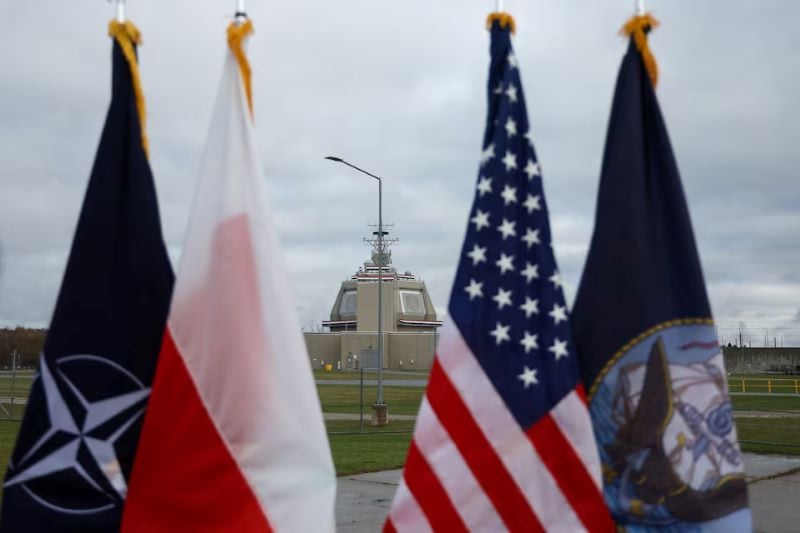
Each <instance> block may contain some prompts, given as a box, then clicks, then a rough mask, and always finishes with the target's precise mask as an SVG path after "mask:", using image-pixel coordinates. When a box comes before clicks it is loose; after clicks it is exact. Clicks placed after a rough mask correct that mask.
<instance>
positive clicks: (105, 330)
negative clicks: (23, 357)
mask: <svg viewBox="0 0 800 533" xmlns="http://www.w3.org/2000/svg"><path fill="white" fill-rule="evenodd" d="M131 27H132V26H131ZM113 63H114V66H113V71H114V73H113V87H112V98H111V106H110V108H109V111H108V116H107V118H106V123H105V128H104V130H103V134H102V138H101V139H100V145H99V147H98V150H97V156H96V159H95V163H94V168H93V169H92V175H91V178H90V180H89V187H88V189H87V192H86V197H85V199H84V203H83V208H82V211H81V215H80V219H79V221H78V227H77V229H76V231H75V237H74V240H73V243H72V249H71V251H70V256H69V260H68V263H67V268H66V272H65V274H64V278H63V281H62V284H61V291H60V294H59V296H58V301H57V303H56V307H55V311H54V313H53V318H52V322H51V324H50V330H49V333H48V336H47V341H46V343H45V347H44V353H43V354H42V358H41V360H40V363H39V373H38V375H37V377H36V379H35V381H34V383H33V388H32V389H31V394H30V399H29V402H28V407H27V411H26V413H25V418H24V420H23V422H22V427H21V429H20V434H19V437H18V438H17V444H16V447H15V449H14V453H13V455H12V458H11V460H10V466H9V469H8V473H7V474H6V478H5V483H4V496H3V506H2V518H1V523H0V525H1V526H2V527H0V529H2V530H3V531H4V532H17V531H19V532H22V531H25V532H30V531H116V530H118V529H119V524H120V520H121V516H122V507H123V503H124V500H125V494H126V488H127V479H128V476H129V474H130V471H131V467H132V464H133V460H134V454H135V451H136V445H137V441H138V438H139V430H140V426H141V422H142V415H143V411H144V409H145V406H146V404H147V398H148V396H149V393H150V385H151V383H152V380H153V373H154V371H155V367H156V358H157V356H158V352H159V348H160V344H161V337H162V333H163V331H164V326H165V321H166V316H167V311H168V306H169V300H170V295H171V291H172V285H173V279H174V277H173V273H172V269H171V267H170V263H169V259H168V257H167V251H166V247H165V245H164V241H163V238H162V235H161V224H160V221H159V216H158V204H157V201H156V193H155V188H154V185H153V177H152V175H151V173H150V167H149V164H148V161H147V156H146V153H145V150H144V148H143V142H142V134H141V128H140V121H139V117H138V114H137V106H136V99H135V94H134V89H133V85H132V79H133V78H132V75H131V68H130V66H129V64H128V63H127V61H126V59H125V56H124V55H123V52H122V49H121V47H120V45H119V44H118V42H116V41H115V43H114V50H113Z"/></svg>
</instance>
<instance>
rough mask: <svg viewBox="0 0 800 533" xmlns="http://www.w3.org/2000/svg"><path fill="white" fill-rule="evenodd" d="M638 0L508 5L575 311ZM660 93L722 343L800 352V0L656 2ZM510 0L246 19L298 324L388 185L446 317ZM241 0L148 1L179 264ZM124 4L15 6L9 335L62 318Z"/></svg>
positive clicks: (9, 35)
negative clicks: (373, 176) (13, 329)
mask: <svg viewBox="0 0 800 533" xmlns="http://www.w3.org/2000/svg"><path fill="white" fill-rule="evenodd" d="M633 5H634V2H633V1H632V0H618V1H617V0H615V1H610V0H606V1H601V0H571V1H569V2H567V1H564V0H535V1H534V0H528V1H524V2H523V1H522V0H507V2H506V7H507V9H508V11H510V12H511V13H512V14H513V15H514V16H515V18H516V21H517V26H518V32H517V35H516V37H515V39H514V46H515V49H516V53H517V57H518V59H519V62H520V68H521V72H522V78H523V86H524V87H523V88H524V91H525V95H526V98H527V103H528V112H529V113H530V119H531V123H532V124H533V129H534V141H535V143H536V148H537V151H538V155H539V158H540V162H541V164H542V168H543V171H544V184H545V192H546V195H547V201H548V204H549V207H550V209H551V212H550V216H551V224H552V226H553V239H554V244H555V249H556V254H557V258H558V261H559V263H560V266H561V270H562V274H563V277H564V279H565V281H566V283H567V293H568V294H567V296H568V300H569V301H571V300H572V299H573V297H574V292H575V287H576V285H577V283H578V280H579V276H580V273H581V270H582V268H583V263H584V260H585V257H586V251H587V246H588V242H589V238H590V235H591V230H592V224H593V219H594V208H595V198H596V193H597V183H598V176H599V168H600V162H601V161H600V160H601V157H602V150H603V145H604V141H605V133H606V124H607V121H608V113H609V110H610V104H611V97H612V91H613V86H614V82H615V79H616V76H617V69H618V66H619V63H620V60H621V57H622V54H623V52H624V49H625V45H626V43H625V41H624V39H622V38H621V37H619V35H618V33H617V31H618V29H619V27H620V26H621V25H622V24H623V22H624V21H625V20H626V18H627V17H629V16H630V14H631V13H632V10H633ZM647 5H648V8H649V9H651V10H652V11H653V13H654V14H655V15H656V17H657V18H659V19H660V21H661V23H662V26H661V27H660V28H659V29H658V30H656V31H655V32H654V33H653V34H652V36H651V45H652V49H653V51H654V53H655V55H656V58H657V59H658V62H659V66H660V69H661V82H660V84H659V87H658V94H659V98H660V101H661V105H662V110H663V112H664V115H665V117H666V121H667V124H668V127H669V130H670V134H671V137H672V142H673V147H674V149H675V153H676V156H677V158H678V164H679V166H680V169H681V173H682V177H683V181H684V186H685V189H686V192H687V196H688V202H689V207H690V211H691V214H692V217H693V221H694V227H695V232H696V236H697V242H698V246H699V249H700V256H701V260H702V262H703V267H704V270H705V275H706V281H707V283H708V287H709V293H710V297H711V302H712V306H713V308H714V312H715V314H716V317H717V319H718V322H719V323H720V326H721V328H720V334H721V336H722V337H723V340H724V341H725V342H728V341H729V340H731V341H732V340H733V336H734V333H735V331H734V330H735V328H736V326H737V325H738V323H739V321H743V322H745V324H746V327H747V330H748V333H747V335H748V336H749V337H750V340H751V342H752V343H753V345H754V346H756V345H762V344H763V342H764V336H765V335H766V334H767V332H766V329H767V328H769V333H768V335H769V337H770V343H771V342H772V340H771V339H772V337H777V341H778V344H779V345H780V342H781V338H782V337H783V341H784V344H785V345H790V344H791V345H800V246H798V242H799V241H800V210H798V206H800V172H798V168H800V149H798V140H799V139H800V121H799V120H798V119H799V118H800V103H798V102H799V100H800V60H799V59H798V54H800V33H799V32H797V31H796V28H795V25H796V21H797V20H798V18H800V3H798V2H794V1H790V0H760V1H758V2H755V1H753V0H725V1H722V0H705V1H702V2H696V1H695V2H689V1H688V0H685V1H679V0H670V1H667V0H649V1H648V2H647ZM493 6H494V2H491V1H490V0H486V1H474V0H471V1H465V0H437V1H435V2H422V1H419V0H404V1H402V2H399V1H395V2H388V1H381V2H378V1H374V0H373V1H366V0H338V1H336V2H332V1H330V0H306V1H302V0H296V1H289V2H266V1H260V2H256V1H254V0H249V2H248V10H249V13H250V15H251V18H252V19H253V21H254V24H255V28H256V34H255V36H254V37H253V38H252V39H251V42H250V48H249V49H250V57H251V61H252V66H253V71H254V100H255V110H256V123H257V137H258V143H259V149H260V152H261V157H262V159H263V163H264V169H265V174H266V176H265V179H266V180H267V183H268V188H269V192H270V195H271V200H272V205H273V207H274V209H275V210H276V213H277V215H276V218H277V221H278V231H279V236H280V238H281V240H282V242H283V244H284V250H285V255H286V261H287V263H288V266H289V271H290V273H291V279H290V282H291V284H292V286H293V288H294V292H295V294H296V296H297V302H298V304H297V305H298V310H299V312H300V317H301V322H302V324H301V325H303V326H305V327H306V328H307V329H308V328H311V327H315V325H316V324H318V323H319V322H320V321H322V320H326V319H327V318H328V316H329V313H330V308H331V306H332V304H333V301H334V299H335V297H336V294H337V291H338V287H339V283H340V282H341V281H342V280H343V279H345V278H346V277H348V276H349V275H350V274H352V273H353V272H354V271H355V270H356V269H357V268H358V266H359V265H361V264H362V263H363V261H364V260H365V259H366V258H367V256H368V253H369V250H368V248H367V247H366V246H365V245H364V244H363V243H362V241H361V239H362V237H363V236H365V235H366V234H367V232H368V231H369V228H368V227H367V226H366V225H367V224H368V223H370V222H376V219H377V209H376V197H377V190H376V187H375V184H374V181H372V180H369V179H368V178H366V177H365V176H362V175H359V174H357V173H354V172H353V171H350V170H349V169H347V168H346V167H344V166H341V165H334V164H332V163H329V162H327V161H324V160H323V159H322V158H323V156H325V155H329V154H333V155H338V156H341V157H344V158H347V159H350V160H351V161H352V162H354V163H356V164H358V165H360V166H362V167H363V168H366V169H368V170H371V171H372V172H374V173H377V174H380V175H382V176H384V177H385V181H384V220H385V221H387V222H395V223H396V226H395V228H394V234H393V235H394V236H396V237H398V238H400V242H399V243H398V244H397V245H396V246H395V248H394V252H393V254H394V255H393V257H394V263H395V266H396V267H397V268H398V269H400V270H402V271H404V270H411V271H413V272H414V273H415V274H418V275H419V276H421V277H422V278H423V279H424V280H425V281H426V282H427V284H428V287H429V289H430V291H431V296H432V298H433V301H434V303H435V305H436V306H437V308H438V309H439V310H440V311H443V310H444V309H445V308H446V302H447V298H448V294H449V291H450V283H451V280H452V276H453V273H454V269H455V265H456V261H457V255H458V251H459V249H460V246H461V241H462V238H463V233H464V229H465V227H466V220H467V212H468V210H469V207H470V203H471V200H472V195H473V191H474V184H475V180H476V174H477V168H478V158H479V151H480V142H481V136H482V132H483V127H484V120H485V113H486V108H485V107H486V105H485V98H486V97H485V83H486V75H487V69H488V60H489V56H488V45H489V35H488V33H487V31H486V30H485V29H484V20H485V17H486V15H487V13H488V12H489V11H490V10H491V9H492V8H493ZM234 7H235V2H234V1H233V0H230V1H228V0H226V1H221V0H215V1H210V0H192V1H189V0H173V1H170V2H155V1H153V0H149V1H147V0H130V1H129V4H128V14H129V16H130V18H131V20H133V21H134V22H135V23H136V24H137V25H138V26H139V28H140V30H141V31H142V34H143V37H144V45H143V46H142V47H141V48H140V51H139V53H140V60H141V70H142V77H143V82H144V87H145V94H146V98H147V105H148V111H149V115H148V125H147V129H148V134H149V137H150V146H151V164H152V167H153V172H154V175H155V180H156V185H157V188H158V193H159V200H160V206H161V213H162V222H163V226H164V233H165V238H166V241H167V244H168V246H169V248H170V253H171V256H172V258H173V261H174V262H175V264H176V265H177V262H176V261H177V259H178V257H179V256H180V248H181V242H182V239H183V236H184V232H185V229H186V221H187V217H188V211H189V208H190V205H191V199H192V195H193V191H194V180H195V177H196V174H197V171H198V165H199V163H200V157H201V152H202V149H203V144H204V142H205V137H206V133H207V127H208V121H209V118H210V112H211V106H212V102H213V99H214V95H215V91H216V86H217V83H218V79H219V76H220V73H221V69H222V61H223V57H224V53H225V47H226V43H225V28H226V25H227V23H228V21H229V19H230V17H231V14H232V11H233V10H234ZM112 16H113V6H111V5H110V4H108V3H106V2H104V1H101V0H92V1H88V0H80V1H69V2H55V1H52V0H51V1H48V2H6V3H5V5H4V6H3V16H2V18H0V161H2V163H0V173H1V174H0V179H2V189H0V326H2V325H17V324H22V325H30V326H45V325H47V323H48V322H49V319H50V315H51V313H52V309H53V305H54V302H55V298H56V296H57V291H58V287H59V284H60V280H61V276H62V273H63V269H64V266H65V261H66V256H67V252H68V249H69V245H70V242H71V239H72V232H73V230H74V227H75V224H76V221H77V217H78V213H79V210H80V206H81V202H82V200H83V194H84V192H85V187H86V182H87V179H88V176H89V172H90V169H91V165H92V161H93V159H94V155H95V150H96V147H97V141H98V138H99V135H100V131H101V128H102V124H103V120H104V117H105V113H106V110H107V106H108V100H109V89H110V86H109V80H110V68H111V62H110V50H111V41H110V39H109V38H108V36H107V35H106V26H107V22H108V20H109V19H110V18H111V17H112Z"/></svg>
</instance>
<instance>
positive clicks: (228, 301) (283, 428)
mask: <svg viewBox="0 0 800 533" xmlns="http://www.w3.org/2000/svg"><path fill="white" fill-rule="evenodd" d="M249 24H250V23H249V22H247V23H246V24H245V26H249ZM247 29H249V28H247ZM240 30H241V28H240ZM229 31H239V30H237V29H236V27H234V28H233V29H232V30H229ZM229 42H230V38H229ZM240 42H241V39H240ZM231 46H232V51H229V53H228V54H227V58H226V60H225V67H224V72H223V74H222V81H221V83H220V86H219V93H218V96H217V102H216V106H215V108H214V114H213V117H212V122H211V128H210V132H209V135H208V144H207V146H206V152H205V158H204V162H203V166H202V170H201V172H200V177H199V180H198V183H197V193H196V197H195V202H194V208H193V212H192V215H191V219H190V222H189V228H188V233H187V236H186V241H185V243H184V246H183V254H182V257H181V261H180V268H179V270H178V275H177V280H176V283H175V290H174V295H173V299H172V305H171V308H170V314H169V319H168V322H167V331H166V332H165V336H164V341H163V346H162V348H161V355H160V360H159V363H158V369H157V371H156V377H155V381H154V383H153V389H152V396H151V398H150V403H149V406H148V409H147V415H146V418H145V422H144V428H143V430H142V436H141V441H140V443H139V449H138V453H137V457H136V461H135V463H134V468H133V472H132V475H131V481H130V484H129V492H128V497H127V502H126V505H125V511H124V517H123V531H136V532H142V531H236V532H241V531H247V532H258V531H272V530H275V531H281V530H283V531H314V532H318V531H323V532H324V531H333V529H334V523H335V521H334V498H335V492H336V478H335V474H334V469H333V462H332V459H331V454H330V448H329V445H328V439H327V435H326V433H325V426H324V422H323V419H322V411H321V409H320V403H319V398H318V396H317V392H316V388H315V386H314V379H313V375H312V372H311V366H310V363H309V360H308V354H307V352H306V348H305V344H304V342H303V338H302V334H301V331H300V327H299V324H298V320H297V317H296V315H295V300H294V298H293V297H292V295H291V293H290V291H289V288H288V282H287V276H286V272H285V270H284V266H283V262H282V258H281V252H280V247H279V245H278V240H277V237H276V234H275V228H274V222H273V219H272V215H271V212H272V210H271V209H270V208H269V204H268V202H267V195H266V191H265V187H264V180H263V178H262V172H261V165H260V163H259V160H258V157H257V148H256V143H255V138H254V131H253V122H252V119H251V114H250V108H249V106H248V94H247V93H248V92H249V91H248V90H247V89H246V85H247V83H246V82H245V80H246V79H247V76H249V66H247V65H246V63H245V64H244V66H242V65H241V64H240V63H238V62H237V57H236V55H237V54H235V53H233V51H235V50H236V45H233V44H232V45H231ZM239 46H241V45H240V44H239ZM238 52H240V53H239V61H245V62H246V59H245V58H244V55H243V54H241V49H239V50H238ZM243 76H245V78H244V79H243Z"/></svg>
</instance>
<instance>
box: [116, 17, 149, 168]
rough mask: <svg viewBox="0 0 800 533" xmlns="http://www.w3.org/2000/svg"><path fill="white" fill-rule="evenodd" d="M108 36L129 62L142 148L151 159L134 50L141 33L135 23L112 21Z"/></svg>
mask: <svg viewBox="0 0 800 533" xmlns="http://www.w3.org/2000/svg"><path fill="white" fill-rule="evenodd" d="M108 35H109V36H111V37H113V38H114V40H116V41H117V43H119V46H120V48H122V54H123V55H124V56H125V59H126V60H127V61H128V66H129V67H130V69H131V79H132V81H133V94H134V96H135V97H136V110H137V111H138V112H139V129H140V130H141V132H142V146H143V147H144V153H145V155H146V156H148V157H149V154H150V148H149V145H148V142H147V134H146V133H145V131H146V129H145V123H146V120H147V109H146V108H145V105H144V90H143V89H142V78H141V77H140V76H139V64H138V63H137V62H136V52H135V50H134V48H133V46H134V45H136V44H141V43H142V34H141V33H139V28H137V27H136V26H135V25H134V24H133V22H131V21H129V20H128V21H125V22H117V21H116V20H112V21H111V22H109V23H108Z"/></svg>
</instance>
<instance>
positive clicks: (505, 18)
mask: <svg viewBox="0 0 800 533" xmlns="http://www.w3.org/2000/svg"><path fill="white" fill-rule="evenodd" d="M495 21H497V22H498V23H499V24H500V27H501V28H502V29H506V28H510V29H511V33H515V32H516V31H517V23H516V22H514V17H512V16H511V15H510V14H508V13H497V12H495V13H491V14H490V15H489V17H488V18H487V19H486V29H487V30H491V29H492V24H494V23H495Z"/></svg>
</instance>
